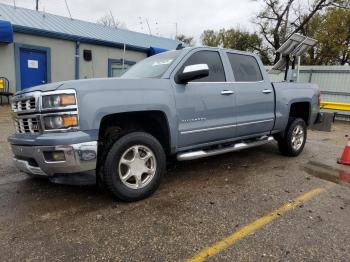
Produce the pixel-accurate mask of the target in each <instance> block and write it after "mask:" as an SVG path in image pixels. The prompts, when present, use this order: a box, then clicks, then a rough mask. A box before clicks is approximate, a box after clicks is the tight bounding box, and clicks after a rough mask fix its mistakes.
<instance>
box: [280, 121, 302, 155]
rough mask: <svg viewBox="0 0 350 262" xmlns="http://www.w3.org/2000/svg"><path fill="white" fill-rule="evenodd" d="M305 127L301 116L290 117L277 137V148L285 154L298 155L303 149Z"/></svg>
mask: <svg viewBox="0 0 350 262" xmlns="http://www.w3.org/2000/svg"><path fill="white" fill-rule="evenodd" d="M306 137H307V127H306V124H305V121H304V120H303V119H301V118H290V119H289V121H288V125H287V128H286V130H285V133H284V135H283V136H282V137H279V138H278V139H277V141H278V148H279V150H280V152H281V154H283V155H285V156H298V155H299V154H300V153H301V152H302V151H303V149H304V146H305V143H306Z"/></svg>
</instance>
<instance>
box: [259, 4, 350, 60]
mask: <svg viewBox="0 0 350 262" xmlns="http://www.w3.org/2000/svg"><path fill="white" fill-rule="evenodd" d="M255 1H261V2H262V3H263V5H264V8H263V10H262V11H260V12H259V13H258V15H257V17H256V19H255V20H254V23H255V24H256V25H257V26H258V28H259V32H260V34H261V35H262V36H263V38H264V40H265V41H266V43H267V44H268V45H269V49H270V52H271V53H272V52H274V51H275V50H277V49H278V48H279V47H280V46H281V45H282V43H283V42H284V41H285V40H286V39H287V38H288V37H289V36H290V35H292V34H294V33H298V32H302V31H303V30H305V27H306V26H307V24H308V23H309V22H310V20H311V19H312V18H313V17H314V16H315V15H317V14H318V13H319V12H320V11H321V10H324V9H326V8H329V7H339V8H347V7H349V0H312V3H311V4H310V5H309V6H304V5H303V3H301V1H296V0H255ZM279 58H280V55H279V54H278V53H277V54H276V55H275V59H274V62H275V63H276V62H277V61H278V60H279Z"/></svg>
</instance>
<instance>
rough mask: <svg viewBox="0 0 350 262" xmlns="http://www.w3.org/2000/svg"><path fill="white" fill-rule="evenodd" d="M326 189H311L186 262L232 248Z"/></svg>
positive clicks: (200, 259) (192, 261) (202, 259)
mask: <svg viewBox="0 0 350 262" xmlns="http://www.w3.org/2000/svg"><path fill="white" fill-rule="evenodd" d="M325 191H326V188H316V189H313V190H311V191H309V192H307V193H305V194H303V195H301V196H299V197H297V198H295V199H294V200H292V201H290V202H289V203H286V204H284V205H283V206H282V207H280V208H278V209H276V210H275V211H273V212H271V213H270V214H267V215H266V216H263V217H261V218H259V219H257V220H255V221H254V222H253V223H251V224H249V225H246V226H244V227H243V228H241V229H240V230H238V231H236V232H234V233H233V234H232V235H230V236H228V237H226V238H224V239H222V240H220V241H219V242H216V243H215V244H213V245H212V246H210V247H206V248H204V249H202V250H201V251H199V252H198V253H197V254H196V255H195V256H194V257H192V258H190V259H187V260H186V261H188V262H199V261H204V260H205V259H206V258H208V257H212V256H214V255H216V254H217V253H219V252H220V251H222V250H224V249H226V248H228V247H230V246H232V245H233V244H234V243H235V242H237V241H239V240H241V239H242V238H244V237H246V236H247V235H249V234H251V233H253V232H254V231H256V230H258V229H259V228H261V227H263V226H265V225H267V224H269V223H270V222H272V221H273V220H275V219H276V218H278V217H280V216H281V215H282V214H284V213H286V212H287V211H289V210H291V209H293V208H295V207H296V206H298V205H300V204H301V203H303V202H306V201H308V200H309V199H311V198H312V197H314V196H316V195H318V194H320V193H322V192H325Z"/></svg>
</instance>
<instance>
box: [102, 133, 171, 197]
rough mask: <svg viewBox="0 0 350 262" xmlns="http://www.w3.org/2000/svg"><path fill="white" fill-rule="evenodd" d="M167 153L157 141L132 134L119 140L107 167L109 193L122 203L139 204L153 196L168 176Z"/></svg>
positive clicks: (106, 175) (106, 162)
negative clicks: (165, 173) (162, 179)
mask: <svg viewBox="0 0 350 262" xmlns="http://www.w3.org/2000/svg"><path fill="white" fill-rule="evenodd" d="M165 163H166V160H165V153H164V150H163V147H162V146H161V144H160V143H159V142H158V140H157V139H156V138H154V137H153V136H152V135H150V134H148V133H144V132H133V133H129V134H127V135H125V136H122V137H121V138H119V139H118V140H117V141H116V142H115V143H114V144H113V145H112V147H111V148H110V150H109V152H108V153H107V157H106V160H105V163H104V172H103V173H104V182H105V185H106V187H107V188H108V190H109V191H110V192H111V193H113V194H114V195H115V196H116V197H117V198H119V199H121V200H123V201H137V200H141V199H144V198H146V197H148V196H150V195H151V194H153V193H154V192H155V191H156V189H157V188H158V187H159V184H160V181H161V177H162V175H163V174H164V172H165Z"/></svg>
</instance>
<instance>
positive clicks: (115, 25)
mask: <svg viewBox="0 0 350 262" xmlns="http://www.w3.org/2000/svg"><path fill="white" fill-rule="evenodd" d="M109 13H110V15H111V19H112V22H113V27H115V28H117V23H116V22H115V19H114V16H113V13H112V10H109Z"/></svg>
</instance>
